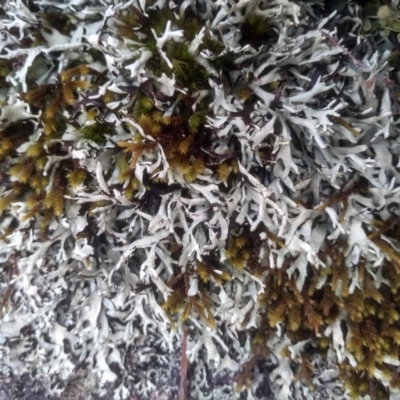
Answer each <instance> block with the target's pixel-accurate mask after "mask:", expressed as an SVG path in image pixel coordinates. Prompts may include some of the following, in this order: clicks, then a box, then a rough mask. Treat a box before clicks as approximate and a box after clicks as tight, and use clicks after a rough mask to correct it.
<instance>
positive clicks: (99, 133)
mask: <svg viewBox="0 0 400 400" xmlns="http://www.w3.org/2000/svg"><path fill="white" fill-rule="evenodd" d="M80 133H81V137H82V139H83V140H87V141H89V142H94V143H96V144H98V145H100V146H104V145H105V143H106V141H107V136H112V135H113V134H114V133H115V131H114V129H112V128H111V127H110V126H109V125H107V124H104V123H103V124H100V123H94V124H92V125H88V126H85V127H84V128H82V129H80Z"/></svg>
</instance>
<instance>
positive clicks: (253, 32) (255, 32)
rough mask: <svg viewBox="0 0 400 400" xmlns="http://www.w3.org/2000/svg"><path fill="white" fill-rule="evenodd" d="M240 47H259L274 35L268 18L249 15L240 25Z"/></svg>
mask: <svg viewBox="0 0 400 400" xmlns="http://www.w3.org/2000/svg"><path fill="white" fill-rule="evenodd" d="M241 32H242V38H241V40H240V44H241V45H243V46H244V45H246V44H251V45H261V44H263V43H265V42H266V41H267V40H268V39H269V38H271V37H272V36H273V34H274V32H273V30H272V23H271V21H270V20H269V19H268V18H265V17H263V16H261V15H256V14H249V15H247V16H246V18H245V20H244V22H243V25H242V30H241Z"/></svg>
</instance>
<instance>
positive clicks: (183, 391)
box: [178, 328, 189, 400]
mask: <svg viewBox="0 0 400 400" xmlns="http://www.w3.org/2000/svg"><path fill="white" fill-rule="evenodd" d="M187 338H188V330H187V328H186V329H185V330H184V331H183V339H182V357H181V373H180V375H181V382H180V386H179V395H178V400H187V372H188V368H189V360H188V358H187V356H186V349H187Z"/></svg>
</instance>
